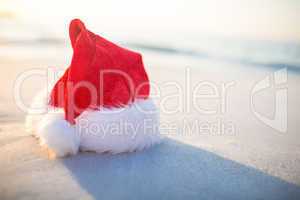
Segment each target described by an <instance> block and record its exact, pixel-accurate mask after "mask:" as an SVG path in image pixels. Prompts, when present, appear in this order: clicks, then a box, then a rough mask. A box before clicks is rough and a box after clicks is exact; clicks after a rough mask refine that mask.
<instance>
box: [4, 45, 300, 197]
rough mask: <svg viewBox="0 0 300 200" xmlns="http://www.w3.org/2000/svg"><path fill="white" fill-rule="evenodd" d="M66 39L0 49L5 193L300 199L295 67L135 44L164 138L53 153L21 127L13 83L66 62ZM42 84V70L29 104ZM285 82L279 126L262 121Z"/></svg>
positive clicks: (26, 89) (30, 83)
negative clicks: (101, 150) (109, 149)
mask: <svg viewBox="0 0 300 200" xmlns="http://www.w3.org/2000/svg"><path fill="white" fill-rule="evenodd" d="M63 46H64V45H52V46H51V45H50V47H48V46H47V48H46V47H43V46H42V47H41V50H42V51H46V53H41V52H40V51H39V50H35V51H32V53H31V51H27V50H26V51H25V50H24V49H26V48H23V49H22V48H19V47H18V48H17V47H14V46H10V47H9V48H7V49H12V51H11V52H18V53H19V54H17V55H16V56H15V55H14V54H10V53H9V52H10V51H6V52H5V51H2V55H0V67H1V68H2V69H3V68H5V73H1V84H0V89H1V99H0V105H1V107H0V108H1V116H0V165H1V167H0V177H1V181H0V194H1V199H53V198H57V199H74V198H79V199H126V198H127V199H141V198H145V199H155V198H159V199H183V198H187V199H220V198H222V199H299V197H300V140H299V128H300V125H299V124H300V114H299V109H298V104H299V100H300V90H299V84H300V73H299V72H298V70H295V69H294V68H292V69H290V68H287V69H285V66H284V65H280V66H277V68H276V67H270V66H265V67H258V66H255V65H253V64H251V63H238V62H229V61H228V60H224V59H223V60H222V59H212V58H205V57H204V58H199V57H198V58H195V57H193V56H189V55H184V54H183V55H182V54H180V55H178V54H172V53H168V52H155V51H151V50H149V49H148V50H147V49H136V50H139V51H141V53H142V54H143V59H144V64H145V66H146V70H147V72H148V74H149V77H150V80H151V82H152V83H153V85H154V87H152V90H151V93H152V97H153V99H154V100H155V102H156V105H157V106H158V107H159V108H160V117H161V125H162V126H161V133H162V134H163V135H165V136H166V137H165V139H164V142H163V143H162V144H160V145H157V146H154V147H152V148H150V149H147V150H144V151H141V152H134V153H131V154H120V155H109V154H95V153H79V154H78V155H76V156H72V157H68V158H62V159H55V160H50V159H49V158H48V155H47V152H46V151H45V149H43V148H41V147H40V146H39V145H38V142H37V140H36V139H35V138H34V137H32V136H31V135H29V134H28V133H26V132H25V128H24V119H25V115H26V114H25V113H24V112H23V111H21V110H20V108H18V107H17V105H16V102H15V100H14V95H13V88H14V82H15V80H16V79H17V78H18V76H19V75H20V73H21V72H24V71H26V70H29V69H33V68H39V69H45V70H47V67H60V68H63V67H67V66H68V64H69V60H70V58H71V49H69V48H67V49H66V48H65V47H63ZM14 48H17V49H18V51H17V50H16V49H14ZM35 52H40V54H38V55H41V56H36V55H37V54H36V53H35ZM4 53H5V54H4ZM8 54H10V55H9V56H8ZM280 70H281V71H280ZM285 70H286V71H285ZM275 72H278V73H277V74H279V76H280V77H285V75H287V81H286V82H282V81H281V82H280V83H283V84H281V86H280V87H279V88H275V89H274V88H272V87H271V86H270V87H266V88H267V90H265V92H260V93H257V94H256V95H255V96H253V95H254V94H253V89H254V88H255V86H256V85H257V84H258V83H259V82H260V81H261V80H264V79H265V78H266V77H268V76H270V77H273V78H271V79H270V80H271V82H270V83H271V85H272V84H273V83H274V80H275V78H274V73H275ZM285 72H286V74H284V73H285ZM276 76H277V75H276ZM280 80H284V78H283V79H280ZM272 81H273V82H272ZM45 85H46V82H45V77H37V76H35V77H31V78H30V79H28V80H26V81H25V82H24V85H23V87H22V94H23V96H22V97H23V98H24V102H25V103H27V104H29V103H30V102H31V101H32V98H33V96H34V94H35V93H37V91H38V90H40V89H42V88H43V87H45ZM268 88H269V89H268ZM286 88H287V95H288V96H287V104H286V106H287V118H286V119H285V118H283V119H281V120H283V122H280V124H281V123H282V124H283V126H280V127H279V128H278V126H277V125H278V123H279V122H278V123H275V125H274V123H273V125H272V123H271V124H266V121H264V118H263V117H261V116H262V115H264V116H265V118H268V119H271V118H272V116H274V115H275V116H276V112H275V111H274V107H276V106H275V105H276V101H275V100H274V99H275V98H274V93H275V92H276V91H277V90H278V89H283V91H285V90H284V89H286ZM201 97H202V98H201ZM251 98H252V101H251ZM253 103H254V104H255V105H254V106H253V105H252V104H253ZM280 106H281V105H280ZM283 106H285V104H284V105H283ZM275 110H276V109H275ZM255 113H256V114H255ZM284 120H287V123H286V125H287V127H286V129H285V126H284V124H285V122H284Z"/></svg>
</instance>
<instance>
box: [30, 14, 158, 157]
mask: <svg viewBox="0 0 300 200" xmlns="http://www.w3.org/2000/svg"><path fill="white" fill-rule="evenodd" d="M69 34H70V40H71V44H72V48H73V57H72V61H71V64H70V66H69V67H68V68H67V69H66V71H65V73H64V74H63V76H62V77H61V78H60V79H59V80H58V81H57V82H56V84H55V85H54V87H53V89H52V90H51V92H50V93H49V94H48V93H45V92H43V94H42V95H41V94H40V95H38V96H37V97H36V99H35V100H34V102H33V105H32V108H33V109H34V107H35V105H36V104H37V103H38V104H39V102H40V101H41V100H42V99H45V98H46V99H48V101H47V102H48V105H45V106H46V107H47V108H48V111H49V112H48V113H46V114H45V115H41V116H38V117H37V116H33V115H32V114H30V113H29V115H28V117H27V127H28V128H29V129H30V130H31V131H33V132H34V133H35V134H36V135H37V136H38V137H39V138H40V139H41V143H42V144H43V145H46V146H48V147H49V148H50V149H52V150H53V151H54V152H55V153H56V155H57V156H65V155H68V154H71V155H73V154H76V153H77V152H78V150H79V149H80V150H88V151H96V152H111V153H121V152H131V151H134V150H140V149H144V148H146V147H149V146H151V145H153V144H155V143H158V142H160V139H161V136H160V134H159V130H158V125H159V120H158V113H157V109H156V107H155V105H154V103H153V100H152V99H151V98H150V97H149V91H150V85H149V79H148V76H147V73H146V71H145V68H144V65H143V61H142V56H141V54H139V53H136V52H134V51H131V50H128V49H125V48H122V47H120V46H118V45H116V44H114V43H112V42H110V41H108V40H106V39H104V38H102V37H100V36H99V35H96V34H94V33H92V32H91V31H89V30H88V29H86V27H85V25H84V24H83V23H82V22H81V21H80V20H79V19H74V20H72V21H71V23H70V27H69ZM45 95H46V96H45ZM44 102H45V101H44ZM49 108H52V109H49ZM53 108H55V111H54V112H53Z"/></svg>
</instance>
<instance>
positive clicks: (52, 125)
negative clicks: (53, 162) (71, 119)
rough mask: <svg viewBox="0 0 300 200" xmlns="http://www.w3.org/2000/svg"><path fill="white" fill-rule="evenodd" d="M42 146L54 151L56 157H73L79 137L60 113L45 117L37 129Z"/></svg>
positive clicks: (76, 150) (77, 147)
mask: <svg viewBox="0 0 300 200" xmlns="http://www.w3.org/2000/svg"><path fill="white" fill-rule="evenodd" d="M37 134H38V137H39V138H40V139H41V143H42V145H46V146H47V147H48V148H50V149H51V150H52V151H54V153H55V155H56V156H57V157H63V156H67V155H75V154H77V152H78V149H79V144H80V136H79V134H77V133H76V129H75V127H74V126H72V125H70V124H69V123H68V122H67V121H66V120H65V119H64V118H63V115H62V114H61V113H49V114H47V115H45V116H44V117H43V119H42V121H41V123H40V124H39V127H38V129H37Z"/></svg>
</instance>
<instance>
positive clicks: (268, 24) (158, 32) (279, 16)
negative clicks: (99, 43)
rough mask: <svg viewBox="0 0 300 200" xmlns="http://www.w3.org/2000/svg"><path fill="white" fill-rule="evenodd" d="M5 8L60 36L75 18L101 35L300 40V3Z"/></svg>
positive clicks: (113, 0) (194, 1) (58, 1)
mask: <svg viewBox="0 0 300 200" xmlns="http://www.w3.org/2000/svg"><path fill="white" fill-rule="evenodd" d="M0 4H1V7H2V9H1V7H0V11H1V10H2V12H3V11H7V10H8V11H11V12H13V13H15V14H16V16H17V18H18V19H19V20H23V21H25V22H26V23H31V24H35V25H41V26H44V27H51V28H50V30H51V31H53V32H54V33H56V34H61V30H65V27H66V26H67V24H68V23H69V21H70V20H71V19H72V18H80V19H82V20H84V21H85V22H86V23H87V24H89V27H90V28H91V29H93V30H95V31H98V32H99V31H100V32H101V31H104V32H106V31H107V32H117V33H120V34H129V35H130V34H131V35H150V36H153V37H158V36H162V35H165V36H169V35H175V34H177V35H179V36H180V35H183V36H185V35H217V36H229V37H239V38H249V39H253V38H254V39H262V40H265V39H267V40H284V41H300V1H298V0H223V1H220V0H201V1H200V0H164V1H161V0H151V1H143V0H128V1H117V0H106V1H103V0H90V1H62V0H51V1H35V0H26V1H21V0H0Z"/></svg>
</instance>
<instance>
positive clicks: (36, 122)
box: [26, 91, 162, 157]
mask: <svg viewBox="0 0 300 200" xmlns="http://www.w3.org/2000/svg"><path fill="white" fill-rule="evenodd" d="M45 94H46V92H45V91H44V92H42V93H40V94H39V95H38V96H37V97H36V98H35V99H34V101H33V107H34V106H36V105H39V103H40V102H39V101H42V103H44V106H45V109H49V108H50V107H48V106H47V95H46V97H45ZM38 102H39V103H38ZM49 110H51V108H50V109H49ZM52 110H53V109H52ZM26 129H27V130H28V131H30V132H31V133H34V134H35V135H36V136H37V137H38V138H40V140H41V144H42V145H47V146H48V147H49V148H50V149H52V150H53V151H54V152H55V153H56V155H57V156H58V157H63V156H66V155H74V154H76V153H77V152H78V149H80V150H82V151H95V152H98V153H103V152H109V153H112V154H117V153H122V152H132V151H136V150H142V149H145V148H148V147H150V146H152V145H154V144H157V143H159V142H160V141H161V139H162V137H161V135H160V133H159V115H158V111H157V108H156V106H155V104H154V102H153V100H152V99H150V98H149V99H146V100H137V101H136V102H135V103H133V104H131V105H129V106H126V107H123V108H113V109H108V108H101V109H100V110H96V111H95V110H86V111H84V112H83V113H82V114H81V115H80V116H79V117H77V118H76V124H75V125H73V126H71V125H70V124H69V123H68V122H67V121H66V120H65V119H64V113H63V110H62V109H56V111H55V112H48V113H47V114H39V113H38V114H36V113H35V112H33V110H30V111H29V115H28V116H27V117H26Z"/></svg>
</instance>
